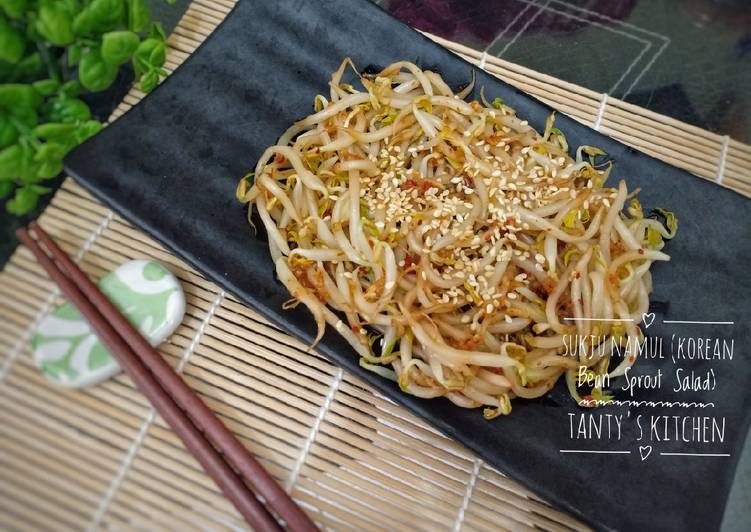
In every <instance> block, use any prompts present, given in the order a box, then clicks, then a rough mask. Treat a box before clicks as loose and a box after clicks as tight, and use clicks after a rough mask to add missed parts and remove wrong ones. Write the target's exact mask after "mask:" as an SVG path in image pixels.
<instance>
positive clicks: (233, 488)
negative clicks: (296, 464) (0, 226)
mask: <svg viewBox="0 0 751 532" xmlns="http://www.w3.org/2000/svg"><path fill="white" fill-rule="evenodd" d="M31 229H32V231H33V233H34V234H35V235H36V236H37V237H38V238H39V240H40V241H41V242H42V243H43V244H44V246H45V247H46V248H47V250H48V251H49V253H50V254H51V255H52V256H53V257H54V259H55V261H56V262H57V264H56V263H55V262H53V260H52V259H50V257H49V256H48V255H47V253H46V252H45V251H44V250H43V249H42V248H41V246H40V245H39V243H38V242H36V241H35V240H33V239H32V238H31V236H30V234H29V233H28V232H27V231H26V230H24V229H20V230H19V231H18V232H17V234H18V237H19V240H21V241H22V242H23V243H24V244H25V245H26V246H27V247H29V249H30V250H31V251H32V253H34V255H35V257H36V258H37V260H38V261H39V263H40V264H41V265H42V267H43V268H44V269H45V270H46V271H47V272H48V274H49V275H50V277H52V279H53V280H54V281H55V282H56V283H57V284H58V285H59V286H60V289H61V291H62V292H63V293H64V294H65V295H66V296H67V297H68V299H69V300H70V301H71V302H72V303H73V304H74V305H75V306H76V307H77V308H78V309H79V311H80V312H81V314H82V315H83V316H84V317H85V318H86V319H87V320H88V321H89V323H90V324H91V326H92V328H93V329H94V330H95V332H96V333H97V335H98V336H99V337H100V339H101V340H102V342H103V343H104V344H105V345H106V346H107V347H108V349H109V350H110V352H111V353H112V354H113V356H115V358H116V359H117V361H118V363H120V365H121V367H122V368H123V370H125V371H126V373H128V375H130V377H131V379H132V380H133V381H134V382H135V383H136V385H137V386H138V387H139V389H141V390H142V392H143V393H144V395H146V397H147V398H148V399H149V400H150V401H151V403H152V404H153V405H154V407H155V409H156V410H157V411H158V412H159V413H160V414H161V415H162V417H163V418H164V419H165V421H167V423H168V424H169V425H170V426H171V427H172V428H173V430H174V431H175V433H176V434H177V435H178V436H180V438H181V439H182V440H183V442H184V443H185V445H186V447H187V448H188V449H189V450H190V451H191V453H193V454H194V456H195V457H196V458H197V459H198V460H199V462H200V463H201V465H202V466H203V467H204V469H205V470H206V472H207V473H208V474H209V475H210V476H211V477H212V478H213V479H214V480H215V481H216V483H217V485H218V486H219V487H220V489H222V491H223V492H224V493H225V495H226V496H227V497H228V498H229V499H230V500H231V501H232V502H233V503H234V504H235V506H236V507H237V509H238V511H239V512H240V513H241V514H242V515H243V517H245V519H246V520H247V521H248V523H249V524H251V526H253V528H255V529H257V530H278V529H279V524H278V523H277V522H276V521H275V520H274V518H273V517H272V516H271V515H270V514H269V512H268V510H267V509H266V508H264V507H263V505H261V503H260V502H259V501H258V500H257V499H256V498H255V497H254V496H253V494H252V493H250V491H249V490H248V489H247V487H246V486H245V484H244V483H243V478H244V479H245V480H246V481H247V482H248V483H249V484H250V485H251V486H252V487H253V488H254V489H255V492H256V493H257V494H258V495H260V496H263V497H264V499H265V500H266V504H267V505H268V506H269V507H271V508H272V509H274V510H275V511H276V513H277V514H278V515H279V517H280V519H282V520H284V522H285V523H286V525H287V527H288V528H289V529H290V530H301V531H302V530H304V531H312V530H316V528H315V525H313V523H312V521H310V519H309V518H308V516H307V515H306V514H305V513H304V512H303V511H302V509H300V507H299V506H297V505H296V504H295V502H294V501H293V500H292V499H291V498H290V497H289V496H288V495H287V494H286V493H285V492H284V491H283V490H282V489H281V487H280V486H279V485H278V484H277V483H276V481H275V480H274V479H273V478H272V477H271V475H269V474H268V472H267V471H266V470H265V469H264V468H263V467H262V466H261V465H260V464H259V463H258V462H257V461H256V460H255V458H253V456H252V455H251V454H250V453H249V452H248V451H247V449H245V447H244V446H243V445H242V444H241V443H240V442H239V441H238V440H237V439H236V438H235V437H234V436H233V435H232V433H231V432H230V431H229V430H228V429H227V428H226V427H225V426H224V425H223V424H222V423H221V421H219V419H218V418H217V417H216V416H215V415H214V413H213V412H212V411H211V410H210V409H209V408H208V407H206V405H205V404H204V403H203V402H202V401H201V400H200V399H199V398H198V396H197V395H195V393H194V392H193V391H192V390H191V389H190V388H189V387H188V386H187V385H186V384H185V382H184V381H183V380H182V379H181V378H180V376H179V375H178V374H177V373H175V372H174V371H173V370H172V368H171V367H170V366H169V364H167V362H165V360H164V359H163V358H162V357H161V356H160V355H159V353H158V352H157V351H156V350H155V349H154V348H153V347H152V346H151V345H150V344H149V343H148V341H146V339H145V338H144V337H143V336H142V335H141V334H140V333H139V332H138V331H137V330H136V329H135V327H133V326H132V325H131V324H130V322H128V320H127V319H125V318H124V317H123V316H122V314H120V312H119V311H118V310H117V308H116V307H115V306H114V305H113V304H112V303H111V302H110V301H109V299H108V298H107V297H106V296H104V294H102V293H101V292H100V291H99V289H98V288H97V287H96V285H94V283H93V282H92V281H91V280H90V279H89V278H88V277H87V276H86V274H84V273H83V271H81V269H80V268H79V267H78V266H77V265H76V264H75V263H74V262H73V261H72V260H71V259H70V258H69V257H68V256H67V255H66V254H65V253H64V252H63V251H62V249H60V247H59V246H57V244H56V243H55V242H54V241H53V240H52V239H51V238H50V237H49V235H47V233H46V232H45V231H44V229H42V228H41V227H40V226H39V225H38V224H36V223H33V224H32V225H31ZM58 266H59V267H58ZM181 408H182V409H181ZM188 416H190V417H188ZM199 429H201V430H203V434H202V433H201V432H200V430H199ZM212 443H213V446H212ZM214 446H216V448H214ZM217 449H219V450H220V451H221V453H222V454H219V453H218V452H217ZM223 457H224V458H223ZM225 458H226V459H227V461H228V462H229V463H230V464H231V465H233V466H234V467H235V468H236V469H237V470H238V472H239V475H238V474H237V473H235V472H234V471H233V470H232V468H231V467H230V465H229V464H227V462H225Z"/></svg>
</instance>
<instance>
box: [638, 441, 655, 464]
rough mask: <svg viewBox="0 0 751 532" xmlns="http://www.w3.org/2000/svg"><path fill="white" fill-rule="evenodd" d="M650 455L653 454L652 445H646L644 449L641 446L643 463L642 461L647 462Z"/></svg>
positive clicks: (640, 452) (640, 451)
mask: <svg viewBox="0 0 751 532" xmlns="http://www.w3.org/2000/svg"><path fill="white" fill-rule="evenodd" d="M650 454H652V446H651V445H646V446H644V447H642V446H641V445H640V446H639V455H640V456H641V461H642V462H643V461H644V460H646V459H647V457H648V456H649V455H650Z"/></svg>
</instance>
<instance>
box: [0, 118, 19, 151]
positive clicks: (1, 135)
mask: <svg viewBox="0 0 751 532" xmlns="http://www.w3.org/2000/svg"><path fill="white" fill-rule="evenodd" d="M17 139H18V130H17V129H16V126H15V125H14V124H13V122H11V120H10V115H9V114H8V113H7V112H5V111H1V110H0V148H5V147H6V146H10V145H11V144H13V143H14V142H16V140H17Z"/></svg>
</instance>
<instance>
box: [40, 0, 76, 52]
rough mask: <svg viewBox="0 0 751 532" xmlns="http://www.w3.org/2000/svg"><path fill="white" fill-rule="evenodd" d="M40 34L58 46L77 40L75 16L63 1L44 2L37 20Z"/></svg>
mask: <svg viewBox="0 0 751 532" xmlns="http://www.w3.org/2000/svg"><path fill="white" fill-rule="evenodd" d="M36 30H37V31H38V32H39V34H40V35H41V36H42V37H44V38H45V39H47V40H48V41H49V42H51V43H52V44H54V45H56V46H66V45H68V44H70V43H72V42H73V41H74V40H75V38H76V37H75V35H74V33H73V17H72V15H71V12H70V10H69V9H68V6H66V5H65V4H64V3H62V2H55V1H47V2H43V3H42V5H41V7H40V8H39V13H38V18H37V20H36Z"/></svg>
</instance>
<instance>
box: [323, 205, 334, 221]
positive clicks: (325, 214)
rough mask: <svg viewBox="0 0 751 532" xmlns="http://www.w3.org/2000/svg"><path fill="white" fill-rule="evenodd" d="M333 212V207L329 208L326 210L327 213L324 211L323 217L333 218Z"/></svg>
mask: <svg viewBox="0 0 751 532" xmlns="http://www.w3.org/2000/svg"><path fill="white" fill-rule="evenodd" d="M332 212H333V211H332V210H331V207H329V208H328V209H326V210H325V211H323V217H324V218H326V216H331V213H332Z"/></svg>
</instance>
